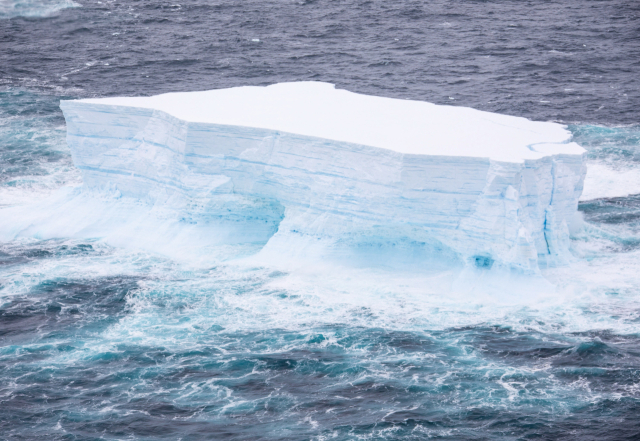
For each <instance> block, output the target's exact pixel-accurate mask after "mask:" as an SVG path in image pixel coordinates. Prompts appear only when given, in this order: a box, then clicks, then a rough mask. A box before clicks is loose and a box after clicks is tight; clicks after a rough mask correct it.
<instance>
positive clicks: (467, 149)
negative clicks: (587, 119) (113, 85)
mask: <svg viewBox="0 0 640 441" xmlns="http://www.w3.org/2000/svg"><path fill="white" fill-rule="evenodd" d="M77 102H78V103H91V104H99V105H110V106H126V107H137V108H141V109H152V110H158V111H162V112H165V113H167V114H169V115H171V116H174V117H176V118H179V119H180V120H182V121H185V122H195V123H207V124H217V125H225V126H240V127H253V128H261V129H267V130H273V131H279V132H287V133H291V134H298V135H304V136H310V137H315V138H322V139H329V140H334V141H341V142H349V143H353V144H360V145H365V146H370V147H378V148H383V149H387V150H392V151H395V152H398V153H407V154H419V155H443V156H467V157H479V158H489V159H494V160H499V161H508V162H522V161H523V160H525V159H539V158H541V157H544V156H549V155H553V154H572V155H573V154H582V153H583V151H584V150H582V148H581V147H580V146H578V145H577V144H575V143H570V142H569V141H570V138H571V133H570V132H569V131H568V130H566V128H565V127H564V126H562V125H560V124H554V123H547V122H536V121H530V120H528V119H525V118H520V117H514V116H507V115H499V114H496V113H489V112H483V111H479V110H475V109H471V108H467V107H453V106H440V105H435V104H432V103H427V102H423V101H410V100H401V99H393V98H384V97H377V96H369V95H362V94H357V93H353V92H349V91H347V90H341V89H336V88H335V87H334V85H333V84H329V83H321V82H312V81H307V82H294V83H280V84H274V85H271V86H267V87H258V86H246V87H236V88H231V89H218V90H209V91H204V92H183V93H167V94H163V95H157V96H151V97H132V98H131V97H130V98H97V99H84V100H79V101H77Z"/></svg>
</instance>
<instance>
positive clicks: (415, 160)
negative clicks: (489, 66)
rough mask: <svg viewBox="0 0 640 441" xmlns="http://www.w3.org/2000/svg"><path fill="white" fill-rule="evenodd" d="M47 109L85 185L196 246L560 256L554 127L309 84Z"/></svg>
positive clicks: (565, 158)
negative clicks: (169, 224) (184, 234)
mask: <svg viewBox="0 0 640 441" xmlns="http://www.w3.org/2000/svg"><path fill="white" fill-rule="evenodd" d="M61 107H62V110H63V112H64V115H65V118H66V121H67V139H68V143H69V146H70V148H71V152H72V156H73V160H74V163H75V165H76V166H77V167H78V168H79V169H80V170H81V172H82V175H83V179H84V185H85V187H87V188H88V189H93V190H95V191H101V192H110V193H111V194H117V195H118V196H120V195H121V196H122V197H123V198H129V199H131V200H137V201H144V203H145V204H147V205H149V206H153V207H154V210H155V211H156V212H158V213H162V214H161V216H165V217H167V216H174V217H176V216H177V217H176V219H177V220H176V222H179V223H182V224H183V225H185V226H189V228H191V229H194V228H195V229H198V228H200V229H201V231H203V232H205V231H206V233H200V234H198V235H197V237H198V241H197V246H200V247H206V246H207V245H208V244H209V243H214V242H215V243H218V242H220V237H219V236H220V235H221V234H222V235H225V237H226V239H225V240H228V241H237V242H242V241H243V240H247V241H256V240H258V239H256V238H258V237H262V238H263V240H264V242H265V245H264V247H263V249H262V251H261V252H262V253H272V254H271V256H285V255H288V256H295V258H296V259H297V258H303V257H305V256H307V257H308V256H309V255H313V254H314V253H323V254H325V255H326V254H327V253H328V254H332V253H333V254H334V255H343V256H353V255H355V254H353V252H354V250H356V251H357V250H360V251H361V252H362V254H372V253H378V254H379V255H380V256H381V257H380V259H381V260H382V261H384V259H385V258H384V256H385V255H387V256H392V254H389V253H397V252H398V250H400V249H402V250H404V251H403V252H405V254H407V253H408V254H411V253H414V254H415V253H416V252H417V251H416V250H419V252H420V253H422V255H438V256H447V257H448V258H451V259H454V260H458V261H461V262H466V263H467V264H469V265H472V266H476V267H486V268H489V267H493V266H496V267H507V268H511V269H517V270H522V271H526V272H529V271H534V272H535V271H537V270H538V268H539V267H540V266H548V265H553V264H557V263H561V262H563V261H565V260H566V259H567V258H568V257H569V254H568V242H569V228H570V224H571V220H572V219H573V217H574V215H575V213H576V210H577V204H578V198H579V197H580V194H581V191H582V185H583V181H584V176H585V172H586V167H585V164H584V157H583V153H584V150H583V149H582V148H581V147H579V146H578V145H577V144H575V143H572V142H570V138H571V134H570V133H569V132H568V131H567V130H566V129H565V127H564V126H562V125H559V124H554V123H544V122H533V121H529V120H527V119H524V118H518V117H512V116H505V115H498V114H493V113H488V112H482V111H478V110H474V109H469V108H461V107H451V106H439V105H434V104H430V103H426V102H420V101H408V100H398V99H390V98H381V97H373V96H366V95H360V94H355V93H352V92H348V91H345V90H339V89H335V88H334V86H333V85H331V84H327V83H319V82H298V83H283V84H276V85H272V86H268V87H239V88H233V89H222V90H212V91H206V92H190V93H172V94H165V95H159V96H153V97H139V98H101V99H83V100H74V101H63V102H62V103H61ZM167 213H172V214H171V215H169V214H167ZM122 219H124V220H123V222H126V216H124V215H123V218H122ZM131 221H132V222H134V221H135V222H137V220H135V219H132V220H131ZM222 224H224V225H233V226H234V227H233V228H231V227H229V228H231V229H229V228H227V229H226V230H225V231H226V233H224V234H223V233H220V232H219V231H220V230H219V229H216V228H217V227H216V225H218V226H219V225H222ZM234 228H235V229H234ZM232 230H233V232H231V233H230V232H229V231H232ZM171 231H173V233H171V234H174V235H175V234H177V233H175V231H176V230H175V228H173V229H172V230H171ZM150 234H151V233H150ZM167 234H169V233H167ZM234 235H235V236H236V237H234V238H231V237H230V236H234ZM239 236H246V237H245V238H244V239H243V237H239ZM249 238H250V239H249ZM216 241H217V242H216ZM258 241H259V240H258ZM374 250H375V251H374ZM356 254H357V253H356ZM347 258H348V257H347ZM390 258H391V257H390ZM440 258H442V257H440Z"/></svg>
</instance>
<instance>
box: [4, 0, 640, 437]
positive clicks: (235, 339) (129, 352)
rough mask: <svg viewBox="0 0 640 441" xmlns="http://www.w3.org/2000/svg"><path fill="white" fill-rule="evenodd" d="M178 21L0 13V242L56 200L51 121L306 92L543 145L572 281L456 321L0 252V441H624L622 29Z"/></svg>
mask: <svg viewBox="0 0 640 441" xmlns="http://www.w3.org/2000/svg"><path fill="white" fill-rule="evenodd" d="M178 1H179V0H172V1H167V2H163V1H149V0H137V1H136V0H122V1H115V0H114V1H94V0H78V1H77V2H73V1H69V0H60V1H57V0H52V1H46V0H0V216H2V215H3V212H2V208H3V207H11V206H16V205H27V204H31V203H36V202H38V201H44V200H47V199H48V198H51V197H52V195H55V194H56V193H57V192H59V191H61V190H63V189H64V188H67V187H70V186H78V185H81V183H82V179H81V176H80V173H79V171H78V170H77V169H75V168H74V166H73V161H72V159H71V155H70V152H69V149H68V147H67V145H66V140H65V136H66V128H65V121H64V118H63V116H62V112H61V111H60V108H59V102H60V100H61V99H73V98H86V97H105V96H125V95H126V96H140V95H153V94H158V93H164V92H170V91H193V90H208V89H214V88H225V87H234V86H242V85H268V84H273V83H277V82H283V81H303V80H305V81H307V80H317V81H326V82H331V83H334V84H336V87H339V88H344V89H348V90H350V91H354V92H359V93H366V94H371V95H379V96H387V97H394V98H407V99H415V100H424V101H429V102H434V103H437V104H448V105H455V106H468V107H473V108H477V109H481V110H487V111H491V112H498V113H504V114H509V115H516V116H524V117H527V118H531V119H534V120H539V121H556V122H560V123H563V124H566V125H567V126H568V128H569V130H570V131H571V132H572V133H573V136H574V141H576V142H578V143H579V144H580V145H581V146H583V147H584V148H586V149H587V151H588V153H587V164H588V173H587V179H586V182H585V191H584V194H583V198H582V201H581V203H580V205H579V210H580V212H581V215H582V217H583V219H584V224H583V227H582V229H581V230H580V231H579V232H577V233H575V234H574V235H573V236H572V239H571V242H572V243H571V247H572V253H573V255H574V257H575V261H574V262H572V263H571V264H569V265H565V266H561V267H556V268H550V269H545V270H543V275H544V276H545V278H546V279H547V280H549V281H550V282H551V283H553V284H554V285H556V287H557V289H556V292H555V294H554V295H542V294H541V295H539V296H535V295H534V296H532V295H530V294H527V295H525V294H524V293H522V292H517V291H513V292H511V291H510V292H503V293H501V294H500V295H499V296H495V295H493V294H489V293H488V294H487V295H477V293H476V294H475V295H474V296H471V297H470V296H466V295H465V294H462V293H461V294H459V295H453V294H451V293H450V292H448V291H447V289H446V287H447V286H450V285H451V282H452V280H453V278H454V277H455V274H454V272H453V271H438V272H433V271H427V270H425V271H420V270H417V269H416V268H415V267H408V268H405V269H402V268H398V267H387V266H361V267H356V268H346V267H344V268H343V267H331V268H327V267H326V266H324V264H323V263H319V264H318V266H317V268H309V269H307V270H304V271H300V270H296V271H289V272H287V271H280V270H275V269H273V268H270V267H264V266H253V265H248V264H246V263H239V262H238V261H235V260H234V257H236V256H237V255H239V254H238V253H251V252H253V251H255V250H247V249H243V250H240V251H239V250H234V249H230V250H229V251H228V255H226V256H222V257H221V258H220V259H219V262H217V263H216V264H214V265H209V266H206V267H203V266H201V265H200V266H194V265H190V264H189V263H188V262H185V261H184V259H172V256H164V255H163V256H161V255H155V254H152V253H148V252H144V251H141V250H135V249H128V248H119V247H115V246H111V245H109V244H108V243H106V242H105V241H102V240H100V239H99V238H91V237H88V238H85V239H82V240H80V239H77V238H69V237H57V238H55V239H46V240H45V239H39V238H37V237H35V238H34V237H31V238H18V239H15V240H13V241H10V242H4V243H0V439H2V440H12V441H13V440H33V439H46V440H98V439H107V440H161V439H166V440H183V441H187V440H201V439H215V440H222V439H225V440H329V439H332V440H333V439H335V440H354V439H357V440H412V439H420V440H422V439H430V438H436V439H448V440H458V439H465V440H466V439H469V440H485V439H505V440H520V439H549V440H556V439H566V440H623V439H628V440H632V439H640V418H638V416H639V415H640V196H639V195H640V113H639V111H638V109H639V108H640V4H638V3H635V2H626V1H617V0H611V1H604V0H603V1H600V0H576V1H573V2H559V1H555V2H554V1H534V0H530V1H523V0H512V1H498V0H486V1H481V0H477V1H470V0H465V1H463V0H459V1H454V0H450V1H445V0H437V1H432V2H428V1H415V0H414V1H398V2H383V1H341V0H326V1H323V0H309V1H282V0H281V1H273V0H272V1H269V0H263V1H253V0H248V1H243V2H240V1H234V0H230V1H226V2H222V1H220V2H215V1H204V0H193V1H180V3H178ZM64 209H65V207H63V206H61V207H60V210H64ZM54 221H55V219H52V223H54ZM445 292H446V294H445Z"/></svg>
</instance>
